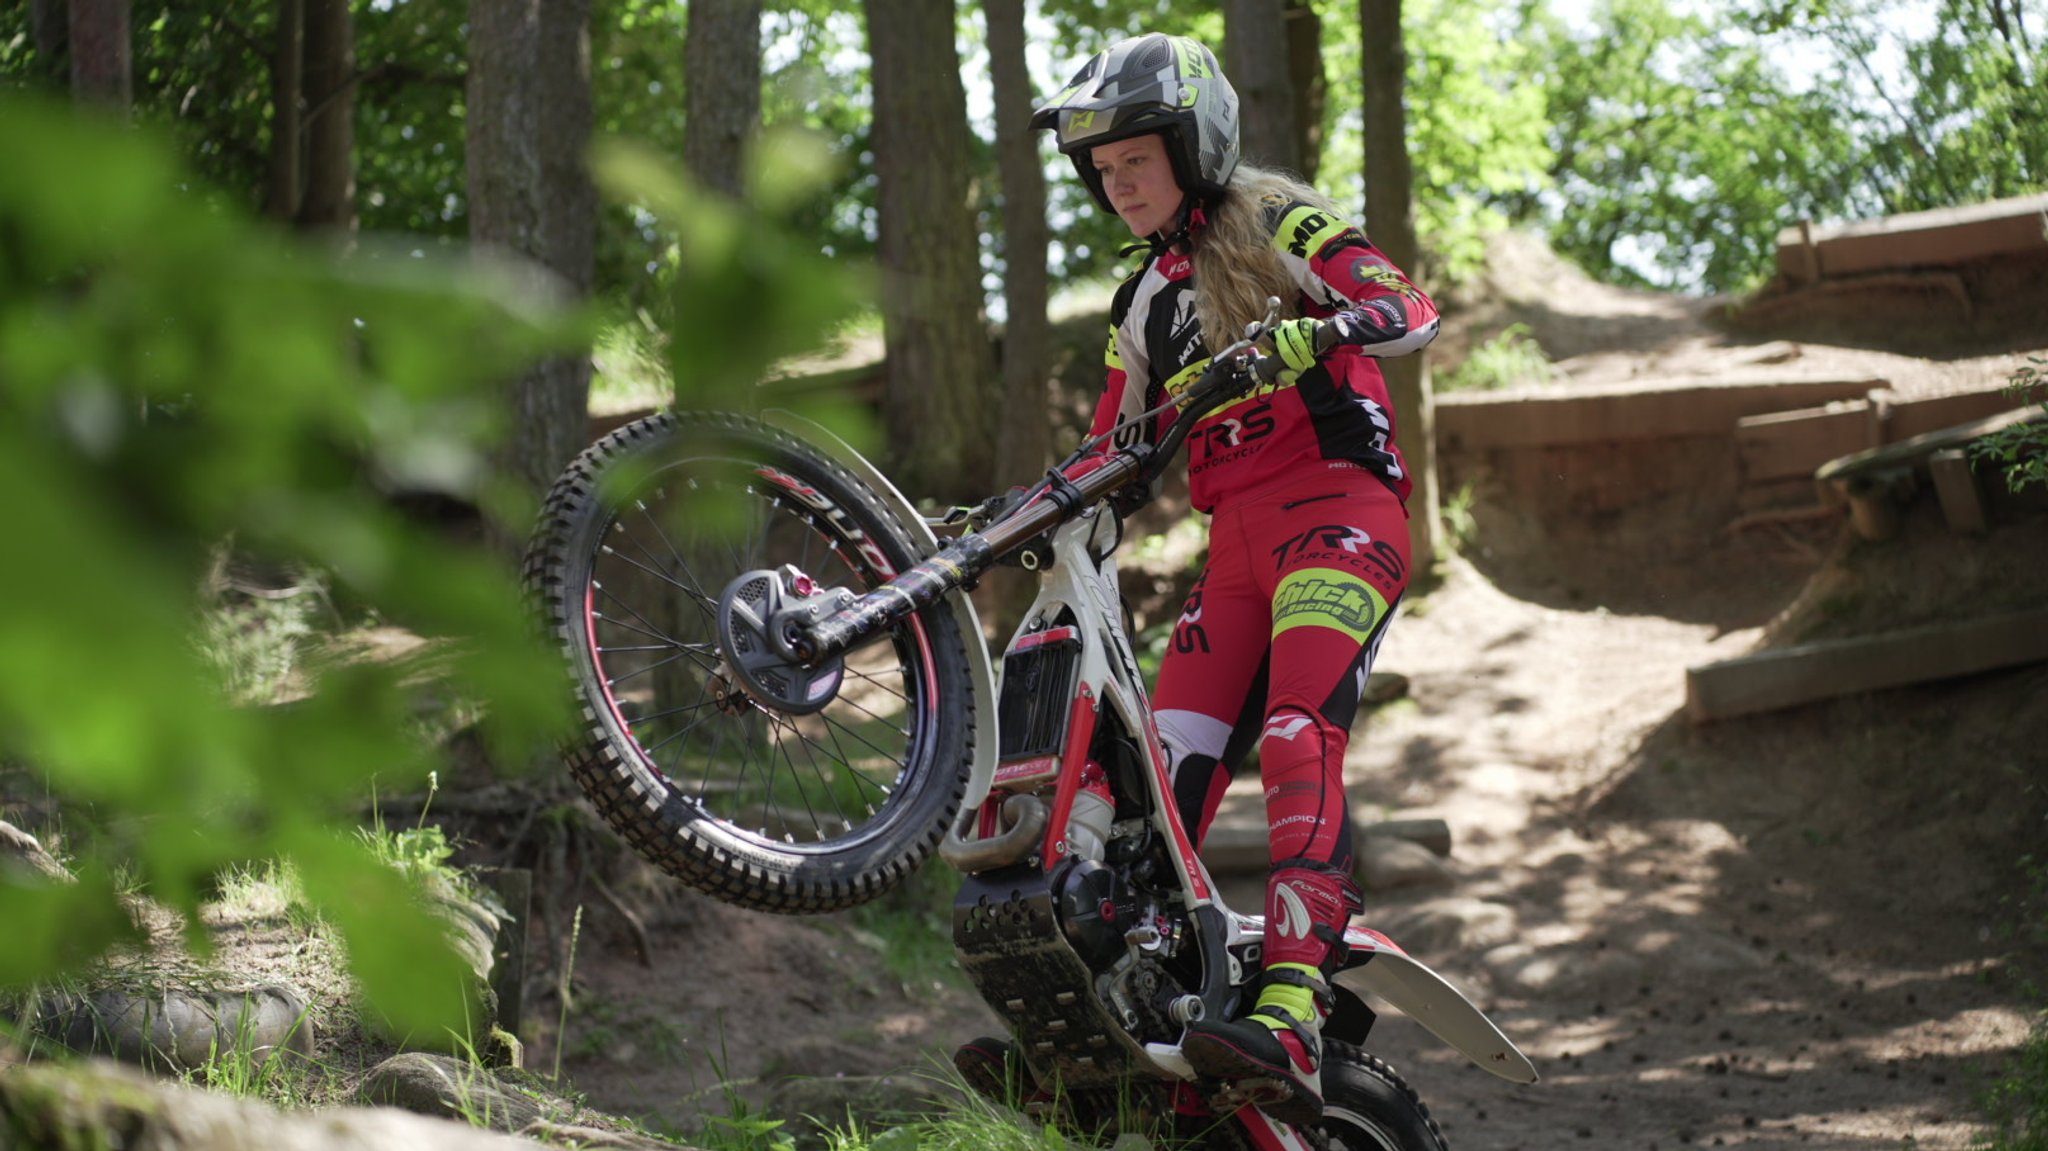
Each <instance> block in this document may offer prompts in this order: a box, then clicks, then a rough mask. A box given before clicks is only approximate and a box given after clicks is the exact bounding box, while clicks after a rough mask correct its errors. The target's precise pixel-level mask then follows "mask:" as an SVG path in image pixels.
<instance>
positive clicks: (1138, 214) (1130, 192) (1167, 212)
mask: <svg viewBox="0 0 2048 1151" xmlns="http://www.w3.org/2000/svg"><path fill="white" fill-rule="evenodd" d="M1088 159H1089V162H1090V163H1093V164H1094V165H1095V170H1096V171H1097V172H1099V173H1101V175H1102V190H1103V192H1104V193H1105V194H1106V195H1108V197H1109V206H1110V207H1112V208H1115V209H1116V214H1117V215H1118V216H1120V217H1122V218H1123V222H1124V226H1125V227H1127V228H1129V229H1130V230H1131V234H1132V235H1133V236H1150V235H1152V234H1153V233H1154V232H1157V231H1159V230H1161V229H1163V228H1165V227H1167V226H1168V225H1170V224H1172V223H1173V217H1174V213H1175V212H1177V211H1179V210H1180V201H1181V188H1180V183H1179V181H1177V180H1175V179H1174V178H1173V164H1172V163H1171V162H1170V161H1168V160H1167V158H1166V141H1165V140H1163V139H1161V138H1160V137H1159V136H1158V135H1157V134H1156V133H1155V134H1149V135H1144V136H1133V137H1131V138H1130V139H1128V140H1117V141H1115V142H1113V143H1108V144H1098V145H1096V146H1095V147H1093V148H1091V149H1089V151H1088Z"/></svg>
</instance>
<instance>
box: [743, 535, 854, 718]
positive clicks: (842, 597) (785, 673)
mask: <svg viewBox="0 0 2048 1151" xmlns="http://www.w3.org/2000/svg"><path fill="white" fill-rule="evenodd" d="M851 598H852V596H851V595H850V594H849V593H847V592H845V591H843V590H836V589H834V590H823V591H821V590H819V589H818V587H817V585H816V584H815V583H813V582H812V580H811V577H809V576H807V575H805V574H804V573H802V572H800V571H798V570H797V569H796V568H794V567H791V566H790V565H788V564H784V565H782V566H781V567H779V568H775V569H772V570H769V569H762V570H759V571H750V572H748V573H746V574H745V575H742V576H740V577H739V578H738V579H736V580H734V581H732V583H731V584H729V585H727V587H726V589H725V594H724V595H722V596H720V597H719V600H718V646H719V649H720V650H721V651H722V652H723V653H724V655H725V670H729V671H730V672H731V673H732V676H733V678H734V679H736V680H738V681H739V686H740V687H741V688H742V689H744V690H745V691H746V693H747V695H749V696H751V697H752V698H753V699H754V700H755V701H757V702H758V703H760V704H761V705H762V706H763V707H766V708H769V709H771V710H774V711H778V712H782V713H783V714H785V715H809V714H810V713H812V712H814V711H817V710H818V709H820V708H822V707H824V706H825V705H826V704H828V703H831V702H832V700H833V699H834V698H835V697H837V696H838V694H839V685H840V683H841V681H842V680H843V679H844V678H845V670H846V668H845V661H844V660H843V659H841V658H840V657H838V656H834V657H832V658H831V659H828V660H824V661H822V662H820V663H818V664H816V665H814V666H810V665H806V664H804V663H803V662H801V661H800V660H798V659H797V658H796V657H795V656H793V655H791V654H789V652H790V646H791V645H790V637H791V636H792V635H793V634H795V633H796V632H797V631H799V630H800V628H801V625H802V624H803V623H804V622H805V621H807V620H810V619H815V618H817V617H818V616H819V615H822V614H823V613H824V612H826V611H830V610H833V609H835V608H837V607H838V606H840V605H841V604H843V603H845V602H846V601H848V600H850V599H851Z"/></svg>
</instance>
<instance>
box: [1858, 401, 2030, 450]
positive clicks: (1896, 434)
mask: <svg viewBox="0 0 2048 1151" xmlns="http://www.w3.org/2000/svg"><path fill="white" fill-rule="evenodd" d="M2024 406H2025V405H2023V404H2022V403H2021V402H2020V401H2019V400H2017V399H2014V398H2013V397H2012V396H2010V395H2008V394H2006V393H2005V392H2004V391H2002V390H2000V389H1997V388H1993V389H1990V390H1988V391H1981V392H1957V393H1955V394H1954V395H1947V396H1929V397H1927V398H1926V399H1921V400H1898V401H1894V402H1893V404H1892V409H1891V419H1890V421H1889V425H1888V427H1887V429H1886V436H1885V439H1886V441H1887V442H1894V443H1895V442H1897V441H1899V440H1908V439H1912V438H1913V437H1914V436H1924V435H1926V434H1927V433H1929V432H1934V431H1940V430H1941V429H1942V428H1952V427H1955V426H1956V425H1957V424H1967V423H1970V422H1972V421H1974V420H1982V419H1987V418H1989V417H1991V416H1995V415H1998V414H1999V413H2001V412H2009V411H2012V410H2013V409H2015V408H2020V407H2024Z"/></svg>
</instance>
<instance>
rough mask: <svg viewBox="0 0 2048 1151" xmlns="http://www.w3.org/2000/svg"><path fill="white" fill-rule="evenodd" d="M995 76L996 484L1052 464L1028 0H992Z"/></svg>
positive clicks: (1040, 171)
mask: <svg viewBox="0 0 2048 1151" xmlns="http://www.w3.org/2000/svg"><path fill="white" fill-rule="evenodd" d="M983 9H984V11H985V14H986V16H987V18H988V53H989V79H990V81H991V82H992V83H993V85H994V86H995V116H996V170H997V174H998V176H999V177H1000V178H1001V180H1002V192H1003V264H1004V269H1003V304H1004V310H1005V312H1007V313H1008V317H1007V319H1006V320H1005V321H1004V325H1003V369H1002V377H1003V402H1002V404H1001V405H1000V408H999V410H1000V411H1001V412H1002V427H1003V434H1002V436H1001V437H1000V438H999V439H998V440H997V443H996V473H997V474H996V482H997V483H1001V484H1013V483H1028V482H1030V477H1035V476H1037V475H1038V474H1039V473H1040V472H1041V471H1043V470H1044V469H1045V466H1046V465H1047V464H1049V463H1051V462H1052V460H1051V455H1052V419H1051V414H1050V411H1049V410H1048V409H1049V406H1050V400H1051V396H1050V391H1049V388H1048V381H1047V376H1048V374H1049V369H1050V365H1051V363H1052V356H1051V349H1050V346H1049V342H1050V340H1051V325H1050V324H1049V323H1048V322H1047V319H1046V314H1045V308H1046V300H1047V298H1048V296H1049V295H1050V293H1051V288H1050V286H1049V277H1048V274H1047V271H1046V266H1045V249H1046V241H1047V236H1048V234H1049V229H1048V228H1047V226H1046V221H1045V167H1044V165H1043V164H1042V163H1041V162H1040V161H1039V156H1038V133H1036V132H1033V131H1031V130H1030V128H1029V124H1030V121H1031V105H1032V91H1031V73H1030V71H1029V69H1028V68H1027V67H1026V65H1025V58H1024V0H985V3H984V4H983Z"/></svg>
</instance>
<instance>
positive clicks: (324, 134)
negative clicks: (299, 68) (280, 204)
mask: <svg viewBox="0 0 2048 1151" xmlns="http://www.w3.org/2000/svg"><path fill="white" fill-rule="evenodd" d="M305 5H306V7H305V11H304V15H303V17H302V18H303V19H304V20H305V36H306V45H305V77H304V81H305V82H304V89H303V90H304V94H305V100H306V119H305V124H304V127H305V133H306V141H305V149H306V166H305V169H304V171H305V178H304V182H303V183H302V184H301V185H300V187H301V188H302V189H303V192H302V195H301V199H300V201H299V213H298V222H299V226H300V227H303V228H339V229H343V230H349V229H353V228H354V227H355V222H356V221H355V214H356V175H355V150H356V111H355V85H356V37H355V26H354V24H353V22H352V21H351V20H350V19H349V11H348V0H305Z"/></svg>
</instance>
